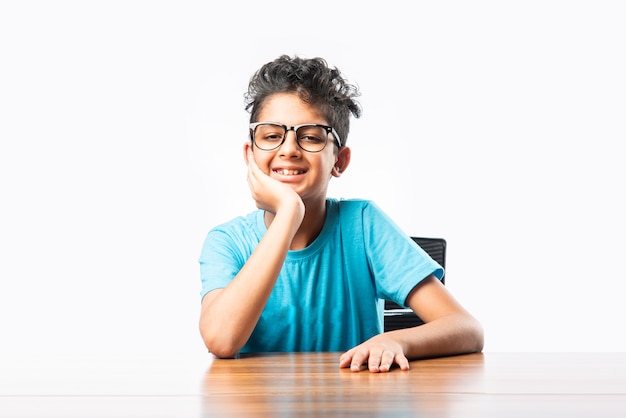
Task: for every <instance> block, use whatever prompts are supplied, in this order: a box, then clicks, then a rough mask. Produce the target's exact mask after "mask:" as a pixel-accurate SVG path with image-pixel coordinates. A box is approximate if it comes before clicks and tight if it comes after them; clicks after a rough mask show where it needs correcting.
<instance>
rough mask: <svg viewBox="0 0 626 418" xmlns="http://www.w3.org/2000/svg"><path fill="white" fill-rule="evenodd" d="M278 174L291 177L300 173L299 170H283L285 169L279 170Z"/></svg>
mask: <svg viewBox="0 0 626 418" xmlns="http://www.w3.org/2000/svg"><path fill="white" fill-rule="evenodd" d="M279 173H280V174H282V175H283V176H290V175H291V176H292V175H295V174H300V173H301V171H299V170H287V169H286V168H285V169H282V170H279Z"/></svg>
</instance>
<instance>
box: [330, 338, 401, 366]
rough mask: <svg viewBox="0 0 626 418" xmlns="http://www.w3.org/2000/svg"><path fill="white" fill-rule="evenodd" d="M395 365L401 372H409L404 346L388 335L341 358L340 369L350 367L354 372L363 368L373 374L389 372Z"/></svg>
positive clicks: (357, 347)
mask: <svg viewBox="0 0 626 418" xmlns="http://www.w3.org/2000/svg"><path fill="white" fill-rule="evenodd" d="M394 364H397V365H398V366H399V367H400V369H401V370H409V360H408V359H407V358H406V356H405V355H404V352H403V350H402V346H401V345H400V344H399V343H397V342H396V341H395V340H394V339H393V338H391V337H390V336H388V335H386V334H379V335H376V336H374V337H372V338H370V339H369V340H367V341H365V342H364V343H362V344H359V345H357V346H356V347H354V348H352V349H350V350H348V351H346V352H345V353H343V354H342V355H341V357H340V358H339V367H341V368H347V367H349V368H350V370H352V371H353V372H358V371H360V370H361V368H362V367H363V366H365V367H366V368H367V369H368V370H369V371H370V372H373V373H379V372H388V371H390V370H391V367H392V366H393V365H394Z"/></svg>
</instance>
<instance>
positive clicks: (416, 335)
mask: <svg viewBox="0 0 626 418" xmlns="http://www.w3.org/2000/svg"><path fill="white" fill-rule="evenodd" d="M390 334H392V335H393V338H394V339H395V340H396V341H398V342H399V343H400V344H401V345H402V346H403V347H404V353H405V355H406V357H407V358H409V359H418V358H427V357H435V356H444V355H455V354H466V353H475V352H480V351H482V349H483V343H484V341H483V329H482V326H481V325H480V323H479V322H478V321H477V320H475V319H474V318H473V317H471V316H466V315H461V314H454V315H450V316H447V317H442V318H439V319H437V320H435V321H432V322H430V323H426V324H423V325H420V326H417V327H414V328H407V329H402V330H397V331H391V332H390Z"/></svg>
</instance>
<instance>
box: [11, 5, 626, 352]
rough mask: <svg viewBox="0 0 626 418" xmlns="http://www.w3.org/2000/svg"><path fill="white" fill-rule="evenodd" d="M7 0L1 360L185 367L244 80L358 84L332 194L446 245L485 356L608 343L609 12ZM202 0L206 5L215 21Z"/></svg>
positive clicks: (614, 38) (613, 246)
mask: <svg viewBox="0 0 626 418" xmlns="http://www.w3.org/2000/svg"><path fill="white" fill-rule="evenodd" d="M412 3H413V2H399V1H387V2H384V3H382V4H381V3H372V4H371V5H368V3H367V2H361V1H343V2H342V1H337V0H333V1H327V0H323V1H317V2H315V3H314V4H313V3H303V4H300V5H297V4H295V2H288V1H268V2H256V1H248V2H237V1H233V2H218V3H209V2H185V1H176V2H150V1H107V2H104V1H103V2H80V1H75V2H69V1H57V2H43V1H42V2H32V1H31V2H29V1H6V2H2V3H0V60H1V61H2V63H1V65H0V138H1V141H2V142H1V144H2V145H1V149H0V187H1V189H0V193H1V196H2V203H1V205H0V215H1V216H0V227H1V231H0V251H1V253H0V257H1V261H0V280H1V282H0V324H1V325H0V338H1V343H0V355H2V356H5V355H7V356H13V355H25V356H31V355H35V356H56V355H71V356H80V355H90V356H92V355H95V356H100V355H108V354H114V355H117V354H125V353H129V354H138V355H142V354H165V355H170V354H173V355H187V354H199V353H202V352H204V347H203V345H202V342H201V340H200V337H199V334H198V331H197V318H198V312H199V290H200V281H199V276H198V266H197V258H198V255H199V252H200V247H201V244H202V240H203V238H204V235H205V234H206V232H207V231H208V229H209V228H210V227H211V226H213V225H215V224H217V223H219V222H223V221H225V220H227V219H229V218H231V217H233V216H235V215H240V214H244V213H247V212H248V211H250V210H252V209H253V208H254V206H253V202H252V201H251V199H250V197H249V194H248V189H247V185H246V181H245V165H244V163H243V159H242V153H241V144H242V143H243V141H244V140H245V137H246V132H247V128H246V126H247V118H248V115H247V113H245V112H244V109H243V92H244V91H245V89H246V87H247V82H248V79H249V77H250V75H251V74H252V72H253V71H254V70H256V69H257V68H258V67H259V66H260V65H262V64H263V63H265V62H267V61H269V60H271V59H273V58H275V57H276V56H278V55H280V54H282V53H286V54H290V55H293V54H298V55H301V56H306V57H310V56H322V57H324V58H326V59H327V60H328V62H329V63H330V64H331V65H336V66H338V67H339V68H340V69H341V70H342V71H343V73H344V74H345V76H346V77H347V78H348V79H349V80H351V81H353V82H355V83H358V85H359V86H360V88H361V90H362V97H361V100H360V101H361V104H362V105H363V108H364V114H363V117H362V118H361V119H358V120H356V121H354V122H353V125H352V131H351V134H350V137H349V140H348V141H349V145H350V146H351V147H352V150H353V160H352V164H351V166H350V168H349V169H348V171H346V173H345V174H344V175H343V176H342V177H341V178H340V179H334V180H333V181H332V182H331V191H330V194H331V195H332V196H335V197H362V198H371V199H373V200H375V201H376V202H377V203H378V204H379V205H380V206H381V207H382V208H383V209H384V210H386V211H387V212H388V213H389V214H390V215H391V216H392V217H393V218H394V219H395V220H396V221H397V222H398V223H399V224H400V225H401V226H402V227H403V229H405V230H406V232H407V233H409V234H411V235H421V236H439V237H444V238H446V239H447V241H448V272H447V274H448V276H447V285H448V287H449V288H450V289H451V290H452V292H453V293H454V294H455V295H456V296H457V297H458V298H459V300H460V301H461V302H462V303H463V304H464V305H465V306H466V307H467V308H468V309H469V310H470V311H471V312H472V313H474V314H475V315H476V316H477V317H478V318H479V319H480V320H481V321H482V323H483V324H484V327H485V331H486V346H485V351H624V350H626V338H625V337H624V333H623V332H622V331H621V328H622V323H623V320H624V318H625V317H626V305H625V304H624V303H623V296H622V295H623V281H624V279H626V267H625V266H624V262H623V261H624V253H626V244H625V241H624V239H623V237H624V235H625V233H626V223H625V221H624V213H626V203H625V202H624V179H625V178H626V168H625V164H624V145H623V143H624V140H625V139H626V124H625V115H626V100H625V97H626V82H625V80H626V77H624V74H626V54H625V53H624V52H625V51H626V42H625V39H626V26H625V25H624V21H626V6H624V3H622V2H619V1H614V2H611V1H549V0H547V1H523V2H521V1H520V2H502V1H458V2H449V1H442V2H418V3H415V4H412ZM216 4H219V6H216Z"/></svg>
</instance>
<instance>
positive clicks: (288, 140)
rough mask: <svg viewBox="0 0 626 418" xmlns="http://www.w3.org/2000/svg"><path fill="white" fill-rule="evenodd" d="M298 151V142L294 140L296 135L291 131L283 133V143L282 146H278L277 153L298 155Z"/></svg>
mask: <svg viewBox="0 0 626 418" xmlns="http://www.w3.org/2000/svg"><path fill="white" fill-rule="evenodd" d="M300 151H301V150H300V146H299V145H298V140H297V138H296V133H295V132H294V131H292V130H290V131H287V132H286V133H285V142H283V143H282V145H281V146H280V150H279V152H280V153H281V154H285V155H287V154H294V153H299V152H300Z"/></svg>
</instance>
